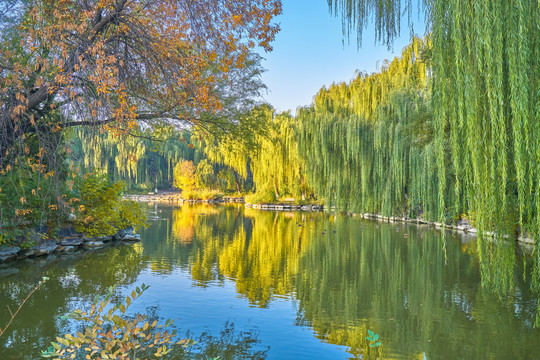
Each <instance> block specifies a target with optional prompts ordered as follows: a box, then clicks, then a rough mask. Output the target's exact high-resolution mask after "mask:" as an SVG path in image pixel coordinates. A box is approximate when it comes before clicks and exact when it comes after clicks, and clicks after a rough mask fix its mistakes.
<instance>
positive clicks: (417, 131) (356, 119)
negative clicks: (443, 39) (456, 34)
mask: <svg viewBox="0 0 540 360" xmlns="http://www.w3.org/2000/svg"><path fill="white" fill-rule="evenodd" d="M430 49H431V47H430V43H429V42H425V41H423V40H421V39H419V38H414V39H413V41H412V42H411V44H410V45H409V46H407V47H406V48H405V49H404V50H403V52H402V54H401V57H399V58H396V59H394V60H393V61H392V62H390V63H388V62H387V63H385V64H384V65H383V67H382V69H381V71H380V72H378V73H374V74H371V75H367V74H359V75H358V76H357V77H356V78H355V79H354V80H352V81H351V82H350V83H348V84H345V83H341V84H334V85H332V86H331V87H329V88H323V89H321V91H319V93H318V94H317V95H316V97H315V99H314V106H313V107H311V108H306V109H303V110H302V111H300V113H299V115H298V123H299V124H300V125H299V130H298V143H299V154H300V155H301V157H302V159H303V163H304V164H305V170H306V172H307V175H308V179H309V181H308V182H309V183H310V184H311V185H312V186H313V187H314V188H315V190H316V192H317V193H319V194H320V195H323V196H324V197H325V199H326V201H327V203H328V204H330V205H336V206H337V207H338V208H339V209H342V210H352V211H362V212H376V213H382V214H385V215H402V214H410V213H411V212H413V213H414V215H420V214H423V216H424V217H426V218H428V219H433V218H435V217H437V216H438V214H439V211H440V208H439V206H440V204H439V202H438V201H437V199H438V195H439V193H438V191H439V185H438V181H439V178H438V177H437V176H436V173H437V172H436V170H437V157H436V156H435V152H434V145H433V120H432V113H431V87H430V81H431V80H430V76H429V75H430V69H429V66H428V65H427V64H428V61H429V54H430ZM447 181H452V179H451V178H449V179H448V180H447ZM447 195H448V196H452V195H453V193H449V194H447ZM457 212H458V209H455V210H454V211H453V212H452V213H451V214H449V216H453V215H454V214H455V213H457Z"/></svg>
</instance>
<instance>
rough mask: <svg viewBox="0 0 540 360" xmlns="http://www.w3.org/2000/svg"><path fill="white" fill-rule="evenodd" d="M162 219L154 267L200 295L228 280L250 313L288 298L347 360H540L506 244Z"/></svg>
mask: <svg viewBox="0 0 540 360" xmlns="http://www.w3.org/2000/svg"><path fill="white" fill-rule="evenodd" d="M171 218H172V219H173V222H172V224H169V226H170V227H171V230H167V231H168V232H167V233H168V234H170V235H169V236H168V244H170V245H162V246H166V247H167V250H166V251H165V253H167V255H166V256H164V257H162V258H161V261H163V262H164V263H163V264H160V265H159V266H163V268H164V269H167V271H171V269H172V268H173V267H174V266H180V267H183V268H185V269H188V270H189V272H190V274H191V276H192V278H193V280H194V281H195V282H196V283H197V284H199V285H200V286H210V285H215V284H219V283H220V281H223V279H224V278H230V279H234V281H235V284H236V290H237V292H238V294H241V295H242V296H243V297H245V298H247V299H248V300H249V301H250V302H251V303H252V304H253V305H254V306H258V307H265V306H267V305H268V304H269V303H271V301H272V300H273V298H276V297H287V296H294V297H295V298H296V299H298V300H299V311H298V316H297V325H299V326H310V327H312V328H313V329H314V331H315V333H316V336H317V337H318V338H320V339H321V340H324V341H327V342H330V343H334V344H339V345H345V346H347V347H348V348H349V350H348V351H349V353H350V355H351V356H352V357H353V358H357V357H358V358H361V357H362V356H366V355H368V356H369V355H375V354H374V351H378V352H379V354H378V355H379V356H383V357H385V358H386V357H403V356H404V357H406V358H409V357H419V358H423V356H424V355H425V356H427V358H448V356H449V355H450V354H451V355H452V356H451V357H453V358H462V357H464V358H467V357H472V358H510V357H513V358H528V357H533V356H534V355H533V354H536V353H537V352H538V351H540V333H539V331H538V330H535V329H534V328H533V326H534V323H535V322H536V321H537V317H538V298H537V297H535V296H534V294H532V293H531V291H530V289H529V287H530V283H529V281H530V271H528V270H527V266H525V264H526V263H527V262H529V268H530V267H531V265H530V263H531V260H530V259H527V258H523V257H521V255H517V254H516V248H515V247H514V246H513V245H508V246H496V245H495V244H494V243H493V242H488V241H484V242H478V243H477V242H476V241H475V240H474V239H472V238H471V237H467V236H461V235H456V234H451V233H447V234H446V236H445V240H444V241H445V243H443V240H441V236H440V233H439V232H438V231H436V230H434V229H429V228H425V229H423V228H421V227H418V226H416V225H405V224H390V225H388V224H386V225H381V226H376V225H375V224H374V223H371V222H367V221H364V220H360V219H356V218H353V217H348V216H339V215H338V216H333V215H327V214H320V213H313V214H306V213H276V212H262V211H258V210H250V209H245V210H244V212H243V214H242V208H240V207H229V208H225V207H219V208H215V207H211V208H210V207H188V206H184V207H182V208H179V209H174V210H172V216H171ZM163 225H164V224H161V225H160V226H163ZM162 231H165V230H162ZM145 248H146V245H145ZM154 266H156V271H163V270H162V269H159V268H157V264H154ZM480 284H482V285H483V286H480ZM503 324H504V325H503ZM368 329H373V330H375V331H376V332H378V333H379V334H381V339H382V342H383V346H381V348H380V349H373V348H370V347H369V341H367V340H366V338H365V336H366V334H367V330H368ZM512 333H513V334H514V335H512V336H509V334H512ZM486 344H489V345H488V346H487V345H486Z"/></svg>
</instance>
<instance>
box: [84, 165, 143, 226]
mask: <svg viewBox="0 0 540 360" xmlns="http://www.w3.org/2000/svg"><path fill="white" fill-rule="evenodd" d="M124 186H125V185H124V183H123V182H121V181H119V182H116V183H111V182H110V181H109V179H108V178H107V177H106V176H105V175H95V174H89V175H86V176H85V177H84V178H83V180H82V181H81V182H80V184H79V193H80V203H79V208H78V216H77V220H76V222H75V229H76V230H77V231H80V232H83V233H85V234H88V235H92V236H101V235H114V234H115V233H116V232H117V231H118V230H119V229H124V228H126V227H128V226H142V225H144V224H145V223H146V215H145V214H144V213H143V212H142V210H141V207H140V206H139V205H138V204H137V203H135V202H134V201H132V200H125V199H122V192H123V191H124Z"/></svg>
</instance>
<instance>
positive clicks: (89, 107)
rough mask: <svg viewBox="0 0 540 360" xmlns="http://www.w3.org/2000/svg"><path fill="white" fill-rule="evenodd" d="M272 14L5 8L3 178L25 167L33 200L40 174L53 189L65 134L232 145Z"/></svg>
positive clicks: (271, 28) (58, 3) (267, 6)
mask: <svg viewBox="0 0 540 360" xmlns="http://www.w3.org/2000/svg"><path fill="white" fill-rule="evenodd" d="M280 12H281V4H280V1H279V0H239V1H228V0H212V1H210V0H25V1H23V0H9V1H4V2H2V4H1V5H0V175H1V174H3V175H2V176H6V175H8V174H10V173H11V172H12V171H13V169H15V168H20V167H21V166H25V167H26V168H27V169H26V170H27V172H28V174H25V175H23V176H21V178H27V177H29V176H30V175H32V176H34V174H36V175H35V177H36V181H35V184H36V186H34V187H33V188H32V190H34V192H37V193H38V196H39V192H40V191H44V187H43V186H42V185H43V183H42V180H43V177H44V176H45V175H46V174H47V176H48V178H49V179H55V181H52V182H51V186H52V187H55V186H56V188H57V187H58V186H57V185H54V184H58V183H59V181H60V180H61V179H65V178H66V176H67V175H68V172H69V171H70V170H71V169H69V168H68V167H67V166H64V165H65V164H66V163H65V161H64V159H65V158H66V154H65V152H66V151H67V152H69V150H70V149H69V146H68V144H66V143H65V137H64V136H63V131H64V129H66V128H70V127H74V126H95V127H97V126H101V129H104V130H105V131H109V132H111V133H113V134H114V135H121V134H134V133H139V132H140V131H142V130H145V131H148V130H149V129H156V128H158V129H159V128H163V127H164V126H165V127H168V126H172V127H176V128H177V129H185V128H192V129H197V130H198V131H199V133H201V134H204V133H214V134H218V135H224V134H230V133H231V132H232V131H234V130H235V129H238V125H239V123H238V121H237V117H236V116H235V115H236V114H237V113H238V112H240V111H242V109H245V108H246V107H249V104H250V99H251V98H252V97H253V96H254V95H256V94H257V92H258V91H260V89H261V84H260V80H258V78H257V76H258V74H259V73H260V67H259V58H258V57H257V56H256V55H254V54H253V50H254V48H255V47H256V46H259V47H262V48H263V49H265V50H271V46H270V42H271V41H272V40H273V38H274V36H275V34H276V32H277V31H278V29H279V28H278V26H277V25H276V24H274V23H273V22H272V20H273V18H274V16H276V15H278V14H279V13H280ZM243 80H249V81H247V82H244V83H243V82H242V81H243ZM64 149H65V150H64ZM12 177H13V176H12ZM9 183H10V184H15V183H19V182H17V181H14V180H13V179H11V180H10V181H9ZM50 189H51V187H48V189H47V191H48V193H55V194H56V197H57V198H59V196H60V193H59V191H58V189H53V191H52V192H51V191H49V190H50ZM4 191H5V189H4ZM28 191H29V189H28ZM16 192H17V193H21V192H23V191H19V190H17V191H16ZM53 198H54V197H53ZM21 199H26V195H25V196H22V197H21ZM21 201H23V200H21ZM60 203H61V202H60Z"/></svg>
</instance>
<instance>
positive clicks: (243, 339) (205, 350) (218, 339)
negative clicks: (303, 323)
mask: <svg viewBox="0 0 540 360" xmlns="http://www.w3.org/2000/svg"><path fill="white" fill-rule="evenodd" d="M258 336H259V334H258V332H257V331H256V330H255V329H250V330H248V331H238V330H236V329H235V326H234V323H232V322H227V323H225V325H224V326H223V328H222V329H221V331H220V332H219V334H215V335H213V334H212V333H210V332H208V331H205V332H204V333H203V334H201V335H200V336H198V337H194V339H195V340H196V341H197V343H196V344H195V345H194V346H192V347H190V348H189V349H188V353H187V354H186V356H185V358H186V359H194V360H198V359H201V360H207V359H266V353H267V352H268V350H269V349H270V348H269V347H265V348H264V349H258V348H261V346H260V340H259V339H258ZM188 337H189V338H192V337H190V336H188ZM175 355H176V354H175Z"/></svg>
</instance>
